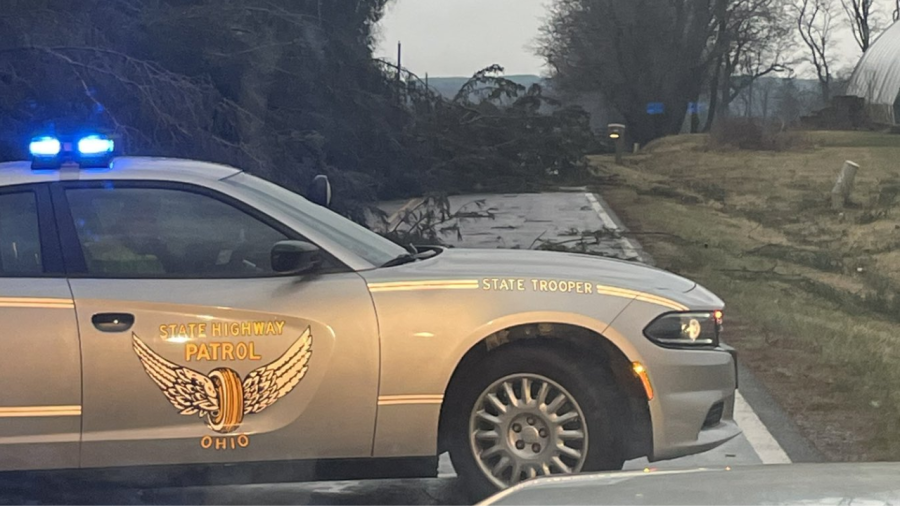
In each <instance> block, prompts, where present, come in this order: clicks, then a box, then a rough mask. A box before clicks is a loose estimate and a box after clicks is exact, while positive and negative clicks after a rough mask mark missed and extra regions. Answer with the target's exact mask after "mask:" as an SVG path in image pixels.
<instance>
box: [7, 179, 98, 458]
mask: <svg viewBox="0 0 900 506" xmlns="http://www.w3.org/2000/svg"><path fill="white" fill-rule="evenodd" d="M0 329H2V332H0V378H2V382H3V388H0V471H9V470H30V469H54V468H74V467H78V445H79V440H80V438H81V357H80V350H79V344H78V328H77V322H76V320H75V306H74V303H73V301H72V294H71V292H70V291H69V285H68V284H67V283H66V279H65V275H64V273H63V264H62V257H61V256H60V251H59V244H58V240H57V233H56V229H55V228H54V221H53V213H52V211H51V204H50V193H49V190H48V188H47V187H45V186H40V185H32V186H17V187H10V188H2V189H0Z"/></svg>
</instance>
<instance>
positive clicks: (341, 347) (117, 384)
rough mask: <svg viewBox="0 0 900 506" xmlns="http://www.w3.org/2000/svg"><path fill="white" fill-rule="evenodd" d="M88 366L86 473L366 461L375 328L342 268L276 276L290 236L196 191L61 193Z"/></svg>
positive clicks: (156, 186)
mask: <svg viewBox="0 0 900 506" xmlns="http://www.w3.org/2000/svg"><path fill="white" fill-rule="evenodd" d="M53 197H54V204H55V205H56V207H57V209H60V210H61V211H60V213H59V216H58V221H59V222H60V231H61V235H62V237H63V241H64V244H66V246H67V247H66V248H64V251H65V252H66V264H67V266H69V271H70V272H69V278H70V280H69V283H70V285H71V287H72V293H73V295H74V298H75V303H76V308H77V314H78V321H79V330H80V333H81V343H82V347H81V353H82V357H83V364H84V365H83V367H84V401H83V423H84V425H83V440H82V441H83V442H82V457H81V463H82V466H83V467H106V466H123V465H150V464H179V463H211V462H236V461H266V460H292V459H311V458H331V457H365V456H369V455H371V450H372V440H373V432H374V424H375V410H376V399H377V383H378V367H379V366H378V333H377V325H376V321H375V313H374V308H373V304H372V301H371V297H370V295H369V293H368V290H367V287H366V284H365V282H364V280H363V279H362V277H360V276H359V275H358V274H356V273H355V272H350V271H349V270H348V269H347V268H345V267H343V266H342V265H340V264H339V263H338V262H337V261H336V260H333V259H330V258H327V255H326V260H325V264H324V265H323V266H322V268H321V269H320V270H319V271H317V272H315V273H312V274H309V275H304V276H284V275H280V274H278V273H276V272H274V271H273V269H272V266H271V262H270V259H271V256H270V254H271V250H272V247H273V245H275V244H276V243H278V242H280V241H284V240H288V239H290V240H302V239H303V238H302V237H300V236H299V235H298V234H297V232H295V231H293V230H291V229H289V228H287V227H286V226H284V225H283V224H281V223H278V222H275V221H274V220H272V219H271V218H270V217H268V216H265V215H263V214H261V213H259V212H258V211H257V210H255V209H254V208H253V207H252V206H248V205H247V204H245V203H243V202H241V201H238V200H235V199H233V198H231V197H227V196H225V195H223V194H220V193H217V192H215V191H212V190H209V189H204V188H201V187H198V186H193V185H186V184H177V183H165V182H124V181H123V182H120V181H105V182H93V183H90V182H80V183H59V184H58V185H56V186H55V187H54V192H53Z"/></svg>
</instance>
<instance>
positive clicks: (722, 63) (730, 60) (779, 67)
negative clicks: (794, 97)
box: [705, 0, 792, 131]
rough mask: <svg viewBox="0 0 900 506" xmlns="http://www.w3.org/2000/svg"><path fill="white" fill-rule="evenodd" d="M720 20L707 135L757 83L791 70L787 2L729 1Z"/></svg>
mask: <svg viewBox="0 0 900 506" xmlns="http://www.w3.org/2000/svg"><path fill="white" fill-rule="evenodd" d="M716 18H717V25H718V26H717V28H716V32H715V38H716V44H715V45H714V48H715V49H714V53H715V56H714V57H715V58H716V61H715V62H714V63H713V65H712V73H711V76H710V78H709V79H710V80H709V89H710V91H709V94H710V114H709V116H708V117H707V122H706V127H705V130H707V131H708V130H709V129H710V128H711V127H712V124H713V121H714V120H715V118H716V117H717V115H727V114H728V111H729V109H730V105H731V103H732V102H733V101H734V100H735V99H736V98H737V97H738V96H739V95H740V94H741V92H742V91H743V90H745V89H746V88H747V87H749V86H752V85H753V82H754V81H756V80H757V79H759V78H761V77H764V76H767V75H769V74H773V73H779V72H782V71H785V70H789V67H790V62H788V61H786V59H785V55H786V54H788V53H789V52H790V45H791V40H790V39H791V32H792V31H791V29H790V26H791V24H792V22H791V21H790V20H789V19H788V18H787V16H785V0H727V1H725V2H721V3H719V4H718V9H717V10H716Z"/></svg>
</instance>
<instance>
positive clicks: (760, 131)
mask: <svg viewBox="0 0 900 506" xmlns="http://www.w3.org/2000/svg"><path fill="white" fill-rule="evenodd" d="M709 145H710V148H712V149H729V148H730V149H744V150H751V151H792V150H799V149H805V148H807V147H809V145H810V143H809V139H808V138H807V136H806V135H805V134H803V133H801V132H793V131H782V130H780V129H779V128H777V127H775V126H774V125H763V124H762V123H760V122H759V121H756V120H753V119H747V118H728V119H724V120H720V121H718V122H717V123H716V125H715V126H714V127H713V129H712V132H711V133H710V136H709Z"/></svg>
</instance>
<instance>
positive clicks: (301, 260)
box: [272, 241, 322, 274]
mask: <svg viewBox="0 0 900 506" xmlns="http://www.w3.org/2000/svg"><path fill="white" fill-rule="evenodd" d="M321 263H322V255H321V251H320V250H319V248H318V247H317V246H315V245H313V244H310V243H308V242H304V241H281V242H279V243H277V244H275V246H273V247H272V270H274V271H275V272H278V273H282V274H306V273H309V272H312V271H314V270H316V269H317V268H318V267H319V265H320V264H321Z"/></svg>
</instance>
